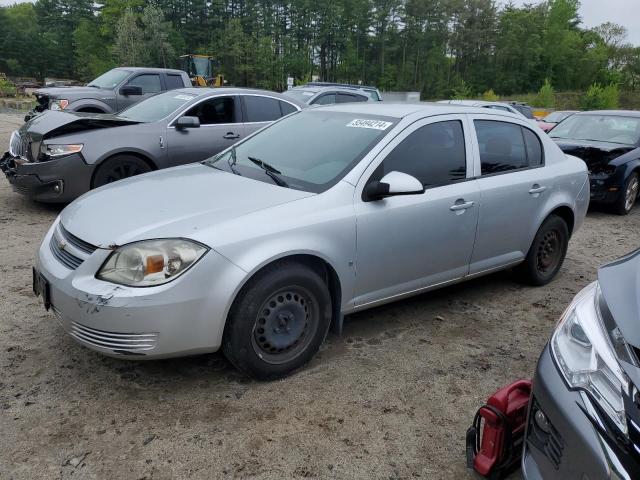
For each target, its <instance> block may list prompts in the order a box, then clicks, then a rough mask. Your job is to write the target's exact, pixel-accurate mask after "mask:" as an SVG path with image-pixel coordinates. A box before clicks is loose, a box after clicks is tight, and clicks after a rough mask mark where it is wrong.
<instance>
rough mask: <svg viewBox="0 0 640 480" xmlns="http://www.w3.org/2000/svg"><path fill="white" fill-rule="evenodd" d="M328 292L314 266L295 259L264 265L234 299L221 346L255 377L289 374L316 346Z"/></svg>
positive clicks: (325, 323)
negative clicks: (309, 266)
mask: <svg viewBox="0 0 640 480" xmlns="http://www.w3.org/2000/svg"><path fill="white" fill-rule="evenodd" d="M331 311H332V310H331V296H330V294H329V290H328V288H327V285H326V283H325V281H324V279H323V278H322V276H321V275H319V274H318V273H317V272H315V271H313V270H312V269H310V268H308V267H306V266H305V265H302V264H300V263H297V262H293V261H287V260H285V261H282V262H278V263H276V264H273V265H271V266H268V267H266V268H265V269H264V270H263V271H261V272H259V273H258V274H257V275H256V276H255V278H252V279H251V280H249V282H248V283H247V285H245V286H244V287H243V288H242V290H241V292H240V294H239V295H238V298H237V299H236V301H235V302H234V305H233V307H232V309H231V312H230V314H229V317H228V319H227V325H226V327H225V333H224V337H223V340H222V350H223V352H224V354H225V356H226V357H227V359H229V361H230V362H231V363H232V364H233V365H234V366H235V367H236V368H238V369H239V370H241V371H242V372H244V373H246V374H248V375H250V376H252V377H254V378H256V379H258V380H274V379H276V378H281V377H284V376H286V375H289V374H290V373H292V372H293V371H295V370H296V369H298V368H300V367H301V366H302V365H304V364H305V363H307V362H308V361H309V360H310V359H311V357H313V355H314V354H315V353H316V352H317V351H318V349H319V348H320V345H321V344H322V342H323V341H324V338H325V336H326V334H327V331H328V330H329V324H330V322H331Z"/></svg>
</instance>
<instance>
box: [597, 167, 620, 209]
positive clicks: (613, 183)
mask: <svg viewBox="0 0 640 480" xmlns="http://www.w3.org/2000/svg"><path fill="white" fill-rule="evenodd" d="M589 183H590V186H591V201H593V202H597V203H613V202H615V201H616V200H617V199H618V196H619V195H620V191H621V187H620V180H619V179H618V178H617V175H607V174H605V173H597V174H594V173H592V174H590V175H589Z"/></svg>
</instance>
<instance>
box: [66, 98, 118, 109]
mask: <svg viewBox="0 0 640 480" xmlns="http://www.w3.org/2000/svg"><path fill="white" fill-rule="evenodd" d="M83 108H95V109H99V110H102V112H103V113H114V111H113V109H112V108H111V107H110V106H109V105H107V104H106V103H104V102H102V101H100V100H98V99H96V98H81V99H79V100H74V101H73V102H71V103H69V105H68V106H67V108H66V109H65V110H69V111H71V112H77V111H78V110H81V109H83Z"/></svg>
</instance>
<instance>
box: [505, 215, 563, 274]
mask: <svg viewBox="0 0 640 480" xmlns="http://www.w3.org/2000/svg"><path fill="white" fill-rule="evenodd" d="M568 245H569V229H568V228H567V224H566V222H565V221H564V220H563V219H562V218H560V217H559V216H557V215H550V216H549V217H548V218H547V219H546V220H545V221H544V222H543V223H542V225H541V226H540V228H539V229H538V232H537V233H536V236H535V238H534V239H533V243H532V244H531V247H530V248H529V253H528V254H527V257H526V258H525V260H524V262H522V263H521V264H520V265H518V267H517V273H518V274H519V276H520V279H521V280H522V281H524V282H526V283H529V284H530V285H536V286H541V285H546V284H547V283H549V282H550V281H551V280H553V278H554V277H555V276H556V274H557V273H558V271H559V270H560V267H562V263H563V262H564V257H565V255H566V254H567V246H568Z"/></svg>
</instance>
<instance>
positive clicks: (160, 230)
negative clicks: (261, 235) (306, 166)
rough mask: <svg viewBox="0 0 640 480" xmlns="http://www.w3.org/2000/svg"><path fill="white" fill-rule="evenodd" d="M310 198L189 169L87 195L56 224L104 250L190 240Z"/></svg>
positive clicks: (204, 169) (236, 177)
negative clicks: (157, 240) (174, 239)
mask: <svg viewBox="0 0 640 480" xmlns="http://www.w3.org/2000/svg"><path fill="white" fill-rule="evenodd" d="M311 195H314V194H313V193H309V192H303V191H300V190H293V189H289V188H283V187H278V186H276V185H273V184H269V183H265V182H261V181H258V180H253V179H250V178H247V177H241V176H239V175H233V174H231V173H227V172H224V171H221V170H217V169H215V168H212V167H208V166H205V165H201V164H191V165H185V166H182V167H175V168H169V169H164V170H160V171H158V172H153V173H148V174H145V175H141V176H138V177H133V178H129V179H126V180H121V181H119V182H117V183H114V184H111V185H106V186H104V187H102V188H99V189H96V190H93V191H90V192H88V193H86V194H85V195H83V196H82V197H80V198H79V199H77V200H76V201H74V202H73V203H71V204H70V205H69V206H67V207H66V208H65V209H64V210H63V211H62V213H61V214H60V219H61V222H62V225H64V227H65V228H66V229H67V230H68V231H69V232H70V233H72V234H73V235H75V236H77V237H79V238H80V239H82V240H84V241H85V242H89V243H91V244H93V245H95V246H98V247H103V248H106V247H110V246H114V245H123V244H126V243H130V242H133V241H137V240H145V239H151V238H171V237H183V238H190V237H192V236H196V235H197V233H198V232H199V231H201V230H204V229H208V228H211V227H215V225H216V224H222V223H223V222H225V221H227V220H233V219H235V218H237V217H240V216H242V215H246V214H249V213H252V212H255V211H258V210H262V209H265V208H269V207H274V206H276V205H280V204H283V203H287V202H291V201H294V200H298V199H301V198H305V197H308V196H311ZM210 246H212V245H210Z"/></svg>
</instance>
